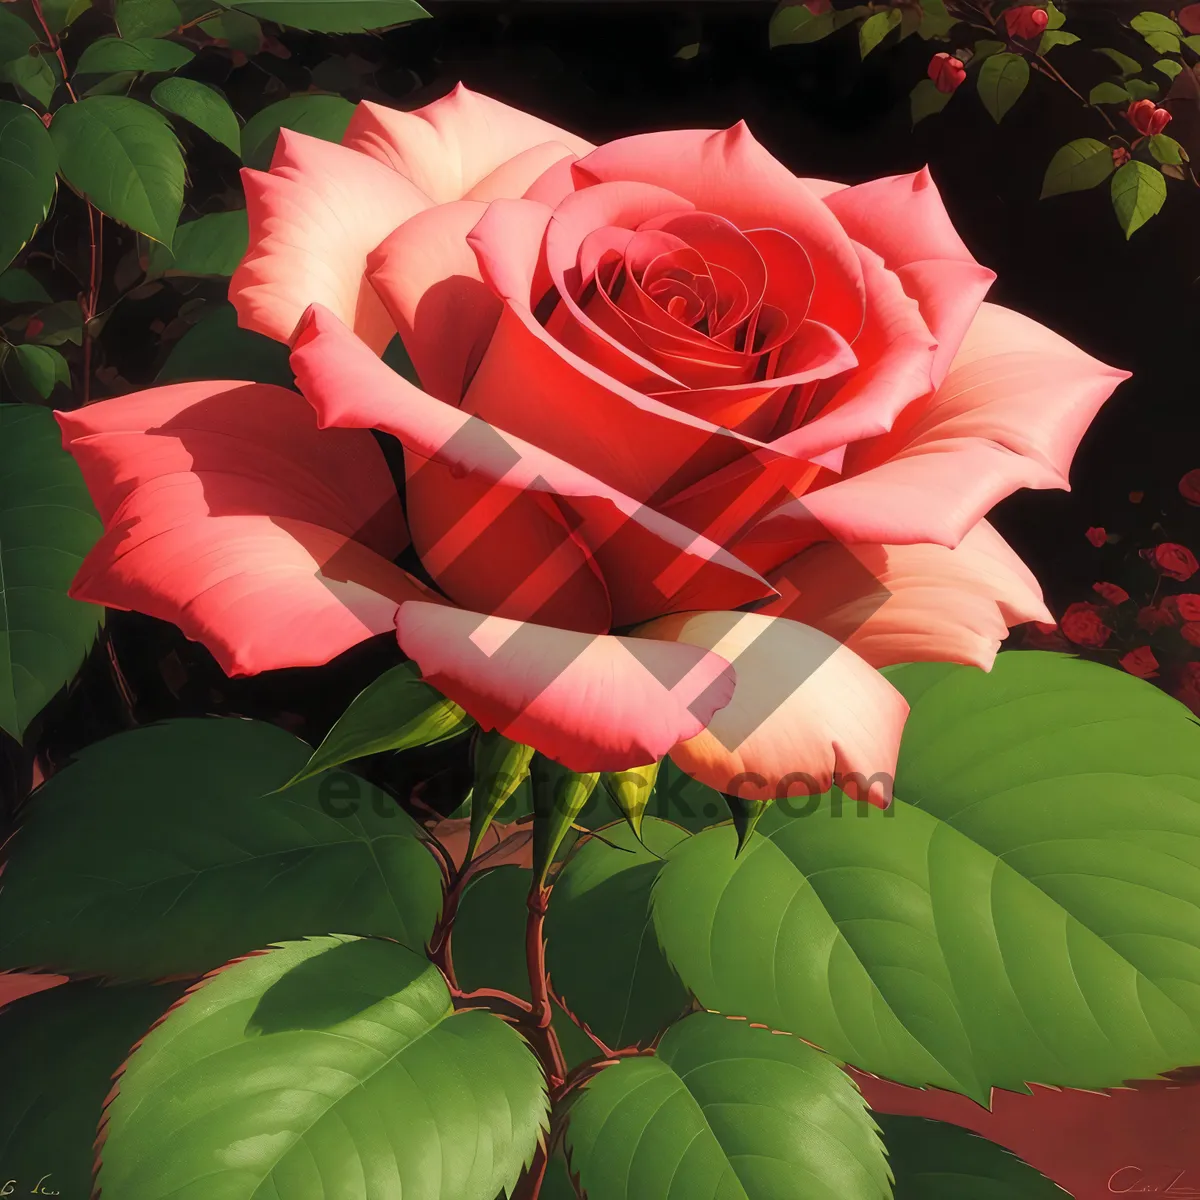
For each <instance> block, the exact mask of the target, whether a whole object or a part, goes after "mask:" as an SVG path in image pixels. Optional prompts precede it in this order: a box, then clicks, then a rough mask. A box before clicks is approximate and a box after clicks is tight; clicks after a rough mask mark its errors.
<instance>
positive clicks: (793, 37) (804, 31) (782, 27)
mask: <svg viewBox="0 0 1200 1200" xmlns="http://www.w3.org/2000/svg"><path fill="white" fill-rule="evenodd" d="M867 11H868V10H867V7H866V5H855V6H854V7H852V8H843V9H838V10H837V11H830V12H826V13H821V14H820V15H815V14H813V13H811V12H809V10H808V9H807V8H806V7H805V6H804V5H803V4H794V5H789V6H788V7H787V8H780V9H777V10H776V12H775V15H774V16H773V17H772V18H771V25H770V34H769V36H770V41H771V45H772V46H794V45H804V44H805V43H808V42H819V41H820V40H821V39H822V38H825V37H828V36H829V35H830V34H831V33H833V32H835V31H836V30H838V29H841V28H842V27H843V26H845V25H849V24H850V23H851V22H853V21H856V20H857V19H858V18H859V17H861V16H863V15H864V14H865V13H866V12H867Z"/></svg>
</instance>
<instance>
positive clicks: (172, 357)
mask: <svg viewBox="0 0 1200 1200" xmlns="http://www.w3.org/2000/svg"><path fill="white" fill-rule="evenodd" d="M218 361H219V362H220V363H221V366H222V370H223V373H224V374H227V375H228V376H229V378H230V379H249V380H253V381H254V382H255V383H277V384H279V385H280V386H281V387H291V386H292V384H293V383H294V382H295V377H294V376H293V375H292V369H291V367H290V366H289V365H288V348H287V347H286V346H285V345H283V344H282V343H281V342H276V341H273V340H272V339H271V338H268V337H264V336H263V335H262V334H261V333H254V332H253V331H252V330H249V329H240V328H238V323H237V312H236V311H235V310H234V307H233V305H232V304H229V303H228V302H222V303H221V304H219V305H216V306H214V307H213V308H212V309H211V310H209V311H208V312H206V313H205V315H204V316H203V317H201V318H200V320H199V321H197V322H196V324H195V325H193V326H192V328H191V329H189V330H188V331H187V333H185V334H184V335H183V337H181V338H180V339H179V341H178V342H176V343H175V345H174V346H173V347H172V348H171V353H170V354H168V355H167V361H166V362H165V363H163V365H162V369H161V370H160V371H159V373H158V376H157V382H158V383H178V382H179V381H181V380H184V379H211V378H212V373H213V363H214V362H218Z"/></svg>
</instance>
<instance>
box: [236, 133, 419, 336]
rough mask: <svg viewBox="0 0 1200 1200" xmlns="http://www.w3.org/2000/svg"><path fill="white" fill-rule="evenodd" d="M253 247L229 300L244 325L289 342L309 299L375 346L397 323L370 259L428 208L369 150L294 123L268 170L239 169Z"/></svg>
mask: <svg viewBox="0 0 1200 1200" xmlns="http://www.w3.org/2000/svg"><path fill="white" fill-rule="evenodd" d="M242 182H243V183H244V184H245V188H246V209H247V212H248V214H249V218H250V248H249V250H248V251H247V253H246V257H245V258H243V259H242V261H241V264H240V265H239V266H238V268H237V270H236V271H234V273H233V278H232V279H231V280H230V283H229V299H230V300H231V301H232V302H233V306H234V308H236V309H237V314H238V324H239V325H241V326H242V328H243V329H253V330H255V331H256V332H257V333H264V334H266V335H267V337H272V338H275V339H276V341H280V342H288V341H290V340H291V337H292V332H293V330H295V328H296V322H297V321H299V320H300V318H301V316H303V314H304V310H305V309H306V308H308V306H309V305H310V304H313V303H317V304H323V305H324V306H325V307H326V308H328V309H329V310H330V311H331V312H335V313H337V315H338V317H339V318H340V319H341V320H342V321H344V322H345V323H346V324H347V325H349V326H350V327H351V328H352V329H353V330H354V332H355V333H357V334H358V336H359V337H361V338H362V339H363V341H365V342H366V343H367V345H369V346H370V347H371V349H372V350H374V351H375V353H376V354H379V353H382V352H383V350H384V349H385V347H386V346H387V344H388V342H389V341H391V339H392V336H393V334H395V332H396V327H395V325H394V324H393V322H392V320H391V318H390V317H389V316H388V314H387V312H386V310H385V309H384V307H383V305H382V304H381V303H380V301H379V297H378V296H376V294H375V292H374V290H373V289H372V287H371V285H370V284H369V283H368V282H367V280H366V278H365V275H364V270H365V268H366V261H367V255H368V254H369V253H370V251H372V250H374V249H375V247H376V246H378V245H379V243H380V242H381V241H383V239H384V238H385V237H387V235H388V234H389V233H391V232H392V230H393V229H395V228H396V227H397V226H398V225H401V224H403V223H404V222H405V221H407V220H408V218H409V217H411V216H413V215H414V214H415V213H418V212H420V211H422V210H423V209H425V208H428V207H429V199H428V197H426V196H425V195H424V193H422V192H421V191H419V190H418V189H417V188H415V187H414V186H413V185H412V184H411V183H409V182H408V180H407V179H403V178H402V177H400V176H399V175H397V174H396V173H395V172H394V171H389V170H387V169H386V168H384V167H382V166H380V165H379V164H378V163H376V162H372V161H371V160H370V159H369V158H366V157H365V156H364V155H361V154H355V153H354V152H353V151H351V150H347V149H345V148H344V147H342V146H337V145H334V144H332V143H330V142H324V141H321V140H320V139H319V138H312V137H306V136H305V135H304V134H302V133H294V132H293V131H291V130H289V129H285V130H283V131H282V132H281V133H280V135H279V143H278V145H277V146H276V148H275V156H274V158H273V159H272V160H271V169H270V171H269V172H263V171H250V170H244V171H242Z"/></svg>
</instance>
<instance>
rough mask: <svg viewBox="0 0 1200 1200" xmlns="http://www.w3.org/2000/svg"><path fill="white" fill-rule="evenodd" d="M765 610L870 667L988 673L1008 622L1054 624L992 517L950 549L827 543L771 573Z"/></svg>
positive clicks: (1030, 576) (1026, 570) (1035, 585)
mask: <svg viewBox="0 0 1200 1200" xmlns="http://www.w3.org/2000/svg"><path fill="white" fill-rule="evenodd" d="M770 581H771V582H772V583H773V584H774V585H775V586H776V588H777V589H778V590H779V592H780V598H779V599H778V600H774V601H771V602H770V603H768V604H766V605H764V606H763V607H762V608H761V609H760V610H759V611H760V612H765V613H768V614H770V615H771V616H784V617H789V618H790V619H791V620H793V621H800V622H802V623H803V624H805V625H812V626H813V627H814V628H816V629H820V630H822V631H823V632H824V633H827V634H829V635H830V637H833V638H836V639H837V640H838V641H839V642H842V643H844V644H845V645H846V646H849V647H850V649H851V650H853V651H854V652H855V653H856V654H858V655H859V656H860V657H862V658H863V659H865V660H866V661H867V662H869V663H870V664H871V665H872V666H873V667H883V666H888V665H890V664H892V663H902V662H957V663H969V664H972V665H974V666H977V667H982V668H983V669H984V670H985V671H987V670H990V669H991V666H992V662H993V660H994V659H995V657H996V652H997V651H998V650H999V648H1000V643H1001V642H1002V641H1004V639H1005V638H1006V637H1007V636H1008V630H1009V628H1010V627H1011V626H1014V625H1020V624H1022V623H1024V622H1026V621H1049V620H1051V619H1052V618H1051V616H1050V613H1049V611H1048V610H1047V608H1046V605H1045V603H1044V602H1043V600H1042V593H1041V589H1040V588H1039V587H1038V583H1037V580H1036V579H1035V578H1034V577H1033V573H1032V572H1031V571H1030V570H1029V568H1028V567H1027V566H1025V564H1024V563H1023V562H1022V561H1021V560H1020V559H1019V558H1018V557H1017V555H1016V554H1015V553H1014V551H1013V549H1012V547H1011V546H1009V544H1008V543H1007V542H1006V541H1005V540H1004V539H1003V538H1002V537H1001V536H1000V535H999V534H998V533H997V532H996V530H995V529H994V528H993V527H992V526H991V525H990V524H989V523H988V522H987V521H980V522H979V524H978V525H976V526H975V527H974V528H973V529H971V530H970V531H969V532H968V533H967V535H966V536H965V537H964V538H963V539H962V541H960V542H959V543H958V545H957V546H956V547H955V548H954V549H953V550H951V549H949V548H948V547H946V546H935V545H931V544H919V545H913V546H877V545H865V544H864V545H856V546H843V545H841V544H840V543H837V542H822V543H821V544H820V545H817V546H813V547H811V548H810V549H808V550H805V551H804V552H803V553H801V554H799V555H797V556H796V557H795V558H793V559H791V560H790V561H789V562H787V563H784V565H783V566H782V567H780V568H779V569H778V570H777V571H775V572H773V573H772V574H771V576H770Z"/></svg>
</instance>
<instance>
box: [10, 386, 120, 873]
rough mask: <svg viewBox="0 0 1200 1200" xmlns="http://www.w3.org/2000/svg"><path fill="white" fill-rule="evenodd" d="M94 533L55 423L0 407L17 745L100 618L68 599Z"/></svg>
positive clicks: (39, 413)
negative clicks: (69, 588) (68, 589)
mask: <svg viewBox="0 0 1200 1200" xmlns="http://www.w3.org/2000/svg"><path fill="white" fill-rule="evenodd" d="M100 532H101V529H100V521H99V518H98V517H97V516H96V510H95V508H93V506H92V502H91V499H90V497H89V496H88V491H87V488H86V487H85V486H84V482H83V477H82V476H81V475H80V473H79V468H78V467H77V466H76V465H75V460H74V459H73V458H71V456H70V455H69V454H67V453H66V451H64V450H63V448H62V436H61V434H60V433H59V431H58V426H57V424H56V423H55V421H54V417H53V415H52V414H51V413H50V412H49V411H48V410H46V409H44V408H37V407H33V406H29V405H15V404H4V405H0V728H2V729H4V730H6V731H7V732H8V733H9V734H11V735H12V736H13V737H15V738H17V739H18V740H20V739H21V738H22V737H23V736H24V733H25V729H26V727H27V726H28V725H29V722H30V721H31V720H32V719H33V718H34V717H35V716H36V715H37V714H38V713H39V712H40V711H41V710H42V708H43V707H44V705H45V704H46V702H47V701H48V700H49V699H50V697H51V696H53V695H54V693H55V692H57V691H58V689H59V688H61V687H62V686H63V684H64V683H66V682H67V681H68V680H69V679H71V677H72V676H73V675H74V674H75V672H76V671H77V670H78V669H79V664H80V663H81V662H82V661H83V657H84V655H85V654H86V653H87V652H88V649H89V648H90V646H91V644H92V641H93V640H94V639H95V636H96V630H97V629H98V628H99V626H100V622H101V620H102V619H103V615H104V610H103V609H102V608H99V607H98V606H97V605H94V604H84V603H83V602H82V601H79V600H72V599H70V598H69V597H68V595H67V588H68V586H69V585H70V583H71V580H72V579H73V578H74V576H75V572H76V571H77V570H78V569H79V565H80V563H81V562H82V561H83V556H84V555H85V554H86V553H87V552H88V551H89V550H90V549H91V548H92V546H93V545H94V544H95V542H96V539H97V538H98V537H99V536H100ZM7 883H8V880H7V878H6V879H5V884H6V885H7ZM2 895H3V890H0V896H2Z"/></svg>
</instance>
